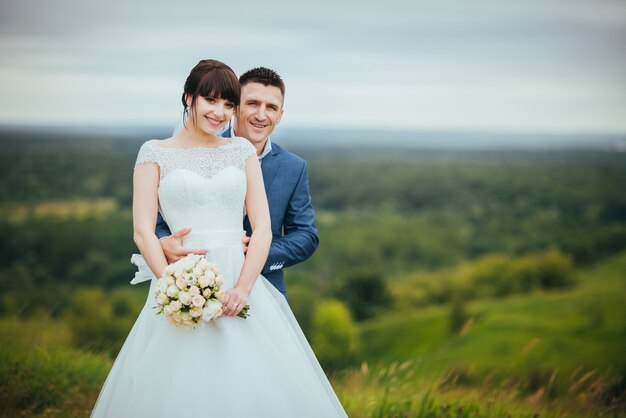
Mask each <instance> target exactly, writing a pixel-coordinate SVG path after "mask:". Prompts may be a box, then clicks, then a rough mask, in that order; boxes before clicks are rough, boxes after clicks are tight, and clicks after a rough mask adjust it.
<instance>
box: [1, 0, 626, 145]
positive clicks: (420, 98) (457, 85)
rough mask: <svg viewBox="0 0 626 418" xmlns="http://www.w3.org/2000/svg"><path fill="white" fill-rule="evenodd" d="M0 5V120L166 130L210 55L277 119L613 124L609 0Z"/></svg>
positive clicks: (623, 76)
mask: <svg viewBox="0 0 626 418" xmlns="http://www.w3.org/2000/svg"><path fill="white" fill-rule="evenodd" d="M0 1H1V5H2V6H1V13H0V57H1V58H0V60H1V61H0V86H1V94H0V123H2V124H26V125H48V124H72V125H120V124H154V125H168V124H173V123H175V121H176V120H177V118H178V117H179V115H180V93H181V89H182V85H183V83H184V80H185V77H186V76H187V74H188V73H189V70H190V69H191V68H192V67H193V66H194V65H195V64H196V63H197V61H199V60H200V59H203V58H216V59H220V60H222V61H224V62H226V63H227V64H229V65H231V67H232V68H233V69H234V70H235V72H237V73H238V74H240V73H241V72H243V71H245V70H247V69H249V68H251V67H254V66H260V65H262V66H268V67H271V68H274V69H276V70H277V71H278V72H279V73H280V74H281V75H282V76H283V78H284V79H285V82H286V84H287V97H286V103H285V118H284V120H283V123H284V124H285V125H288V126H290V127H352V128H366V129H367V128H385V129H387V128H398V129H416V130H423V129H441V130H463V129H474V130H475V129H481V130H493V131H498V130H506V131H537V130H539V131H549V132H589V131H594V132H619V133H624V132H626V2H624V1H623V0H596V1H593V2H591V1H589V0H524V1H512V0H511V1H509V0H474V1H470V0H467V1H460V0H459V1H451V0H440V1H437V2H431V1H428V2H426V1H421V0H386V1H375V2H374V1H369V0H345V1H341V0H331V1H327V0H321V1H316V2H313V1H307V2H298V1H293V0H292V1H287V0H277V1H272V2H260V1H255V2H252V1H249V0H242V1H237V2H225V1H221V2H214V1H210V0H200V1H198V0H179V1H177V2H174V1H165V0H151V1H146V0H135V1H130V0H129V1H121V0H108V1H104V0H99V1H95V0H0ZM227 3H230V4H232V5H231V6H228V5H227Z"/></svg>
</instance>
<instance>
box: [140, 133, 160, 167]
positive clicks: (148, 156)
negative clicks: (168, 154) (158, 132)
mask: <svg viewBox="0 0 626 418" xmlns="http://www.w3.org/2000/svg"><path fill="white" fill-rule="evenodd" d="M165 141H167V139H150V140H148V141H146V142H144V143H143V144H141V147H140V148H139V152H138V154H137V161H136V162H135V165H137V164H145V163H156V164H159V162H160V158H159V154H160V152H159V151H160V150H162V149H163V145H162V144H163V143H164V142H165Z"/></svg>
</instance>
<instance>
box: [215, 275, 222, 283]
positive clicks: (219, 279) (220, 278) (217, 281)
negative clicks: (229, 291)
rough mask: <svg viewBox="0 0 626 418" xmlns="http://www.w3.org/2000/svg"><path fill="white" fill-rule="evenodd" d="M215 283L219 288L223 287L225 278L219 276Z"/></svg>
mask: <svg viewBox="0 0 626 418" xmlns="http://www.w3.org/2000/svg"><path fill="white" fill-rule="evenodd" d="M215 283H217V285H218V286H221V285H223V284H224V276H222V275H221V274H218V275H217V277H216V278H215Z"/></svg>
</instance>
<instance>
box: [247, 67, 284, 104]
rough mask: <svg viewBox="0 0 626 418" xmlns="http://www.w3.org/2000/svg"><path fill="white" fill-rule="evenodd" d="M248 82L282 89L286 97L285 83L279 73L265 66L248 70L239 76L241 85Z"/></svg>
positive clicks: (281, 91)
mask: <svg viewBox="0 0 626 418" xmlns="http://www.w3.org/2000/svg"><path fill="white" fill-rule="evenodd" d="M248 83H261V84H263V85H264V86H274V87H278V88H279V89H280V93H281V94H282V95H283V100H284V99H285V83H284V82H283V79H282V78H280V76H279V75H278V73H277V72H276V71H274V70H270V69H269V68H265V67H257V68H253V69H251V70H248V71H246V72H245V73H243V74H241V76H240V77H239V84H240V85H241V87H243V86H245V85H246V84H248Z"/></svg>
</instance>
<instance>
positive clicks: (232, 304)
mask: <svg viewBox="0 0 626 418" xmlns="http://www.w3.org/2000/svg"><path fill="white" fill-rule="evenodd" d="M249 294H250V292H249V291H246V290H244V289H241V288H238V287H234V288H232V289H230V290H228V291H226V293H225V294H224V299H223V300H222V312H223V314H224V316H237V315H239V312H241V310H242V309H243V308H244V306H246V303H248V295H249Z"/></svg>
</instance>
